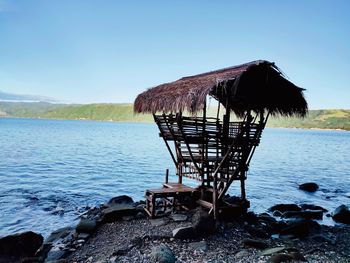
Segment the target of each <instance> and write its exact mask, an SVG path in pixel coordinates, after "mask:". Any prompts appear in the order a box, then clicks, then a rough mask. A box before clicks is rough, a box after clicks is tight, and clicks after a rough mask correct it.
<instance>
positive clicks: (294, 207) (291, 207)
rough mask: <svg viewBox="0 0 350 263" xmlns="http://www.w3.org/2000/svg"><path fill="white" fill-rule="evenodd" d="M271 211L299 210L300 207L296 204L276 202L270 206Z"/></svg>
mask: <svg viewBox="0 0 350 263" xmlns="http://www.w3.org/2000/svg"><path fill="white" fill-rule="evenodd" d="M269 210H270V211H271V212H274V211H276V210H277V211H280V212H282V213H283V212H286V211H301V208H300V207H299V206H298V205H296V204H278V205H274V206H272V207H270V209H269Z"/></svg>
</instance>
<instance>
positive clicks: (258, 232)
mask: <svg viewBox="0 0 350 263" xmlns="http://www.w3.org/2000/svg"><path fill="white" fill-rule="evenodd" d="M246 230H247V231H248V233H249V234H250V235H251V236H253V237H259V238H269V237H270V235H269V234H268V233H267V232H266V231H264V230H263V229H262V228H257V227H253V226H247V227H246Z"/></svg>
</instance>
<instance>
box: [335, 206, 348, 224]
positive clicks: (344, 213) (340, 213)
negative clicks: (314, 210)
mask: <svg viewBox="0 0 350 263" xmlns="http://www.w3.org/2000/svg"><path fill="white" fill-rule="evenodd" d="M332 217H333V220H334V221H336V222H339V223H343V224H348V225H350V210H349V208H348V207H347V206H346V205H341V206H339V207H337V208H336V209H335V210H334V212H333V216H332Z"/></svg>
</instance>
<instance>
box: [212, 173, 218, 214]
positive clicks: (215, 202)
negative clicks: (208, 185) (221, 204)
mask: <svg viewBox="0 0 350 263" xmlns="http://www.w3.org/2000/svg"><path fill="white" fill-rule="evenodd" d="M213 213H214V220H216V219H217V217H218V190H217V175H215V176H214V181H213Z"/></svg>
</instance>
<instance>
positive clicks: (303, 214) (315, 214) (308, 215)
mask: <svg viewBox="0 0 350 263" xmlns="http://www.w3.org/2000/svg"><path fill="white" fill-rule="evenodd" d="M282 217H283V218H303V219H322V218H323V211H322V210H316V211H313V210H306V211H287V212H284V213H283V215H282Z"/></svg>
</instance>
